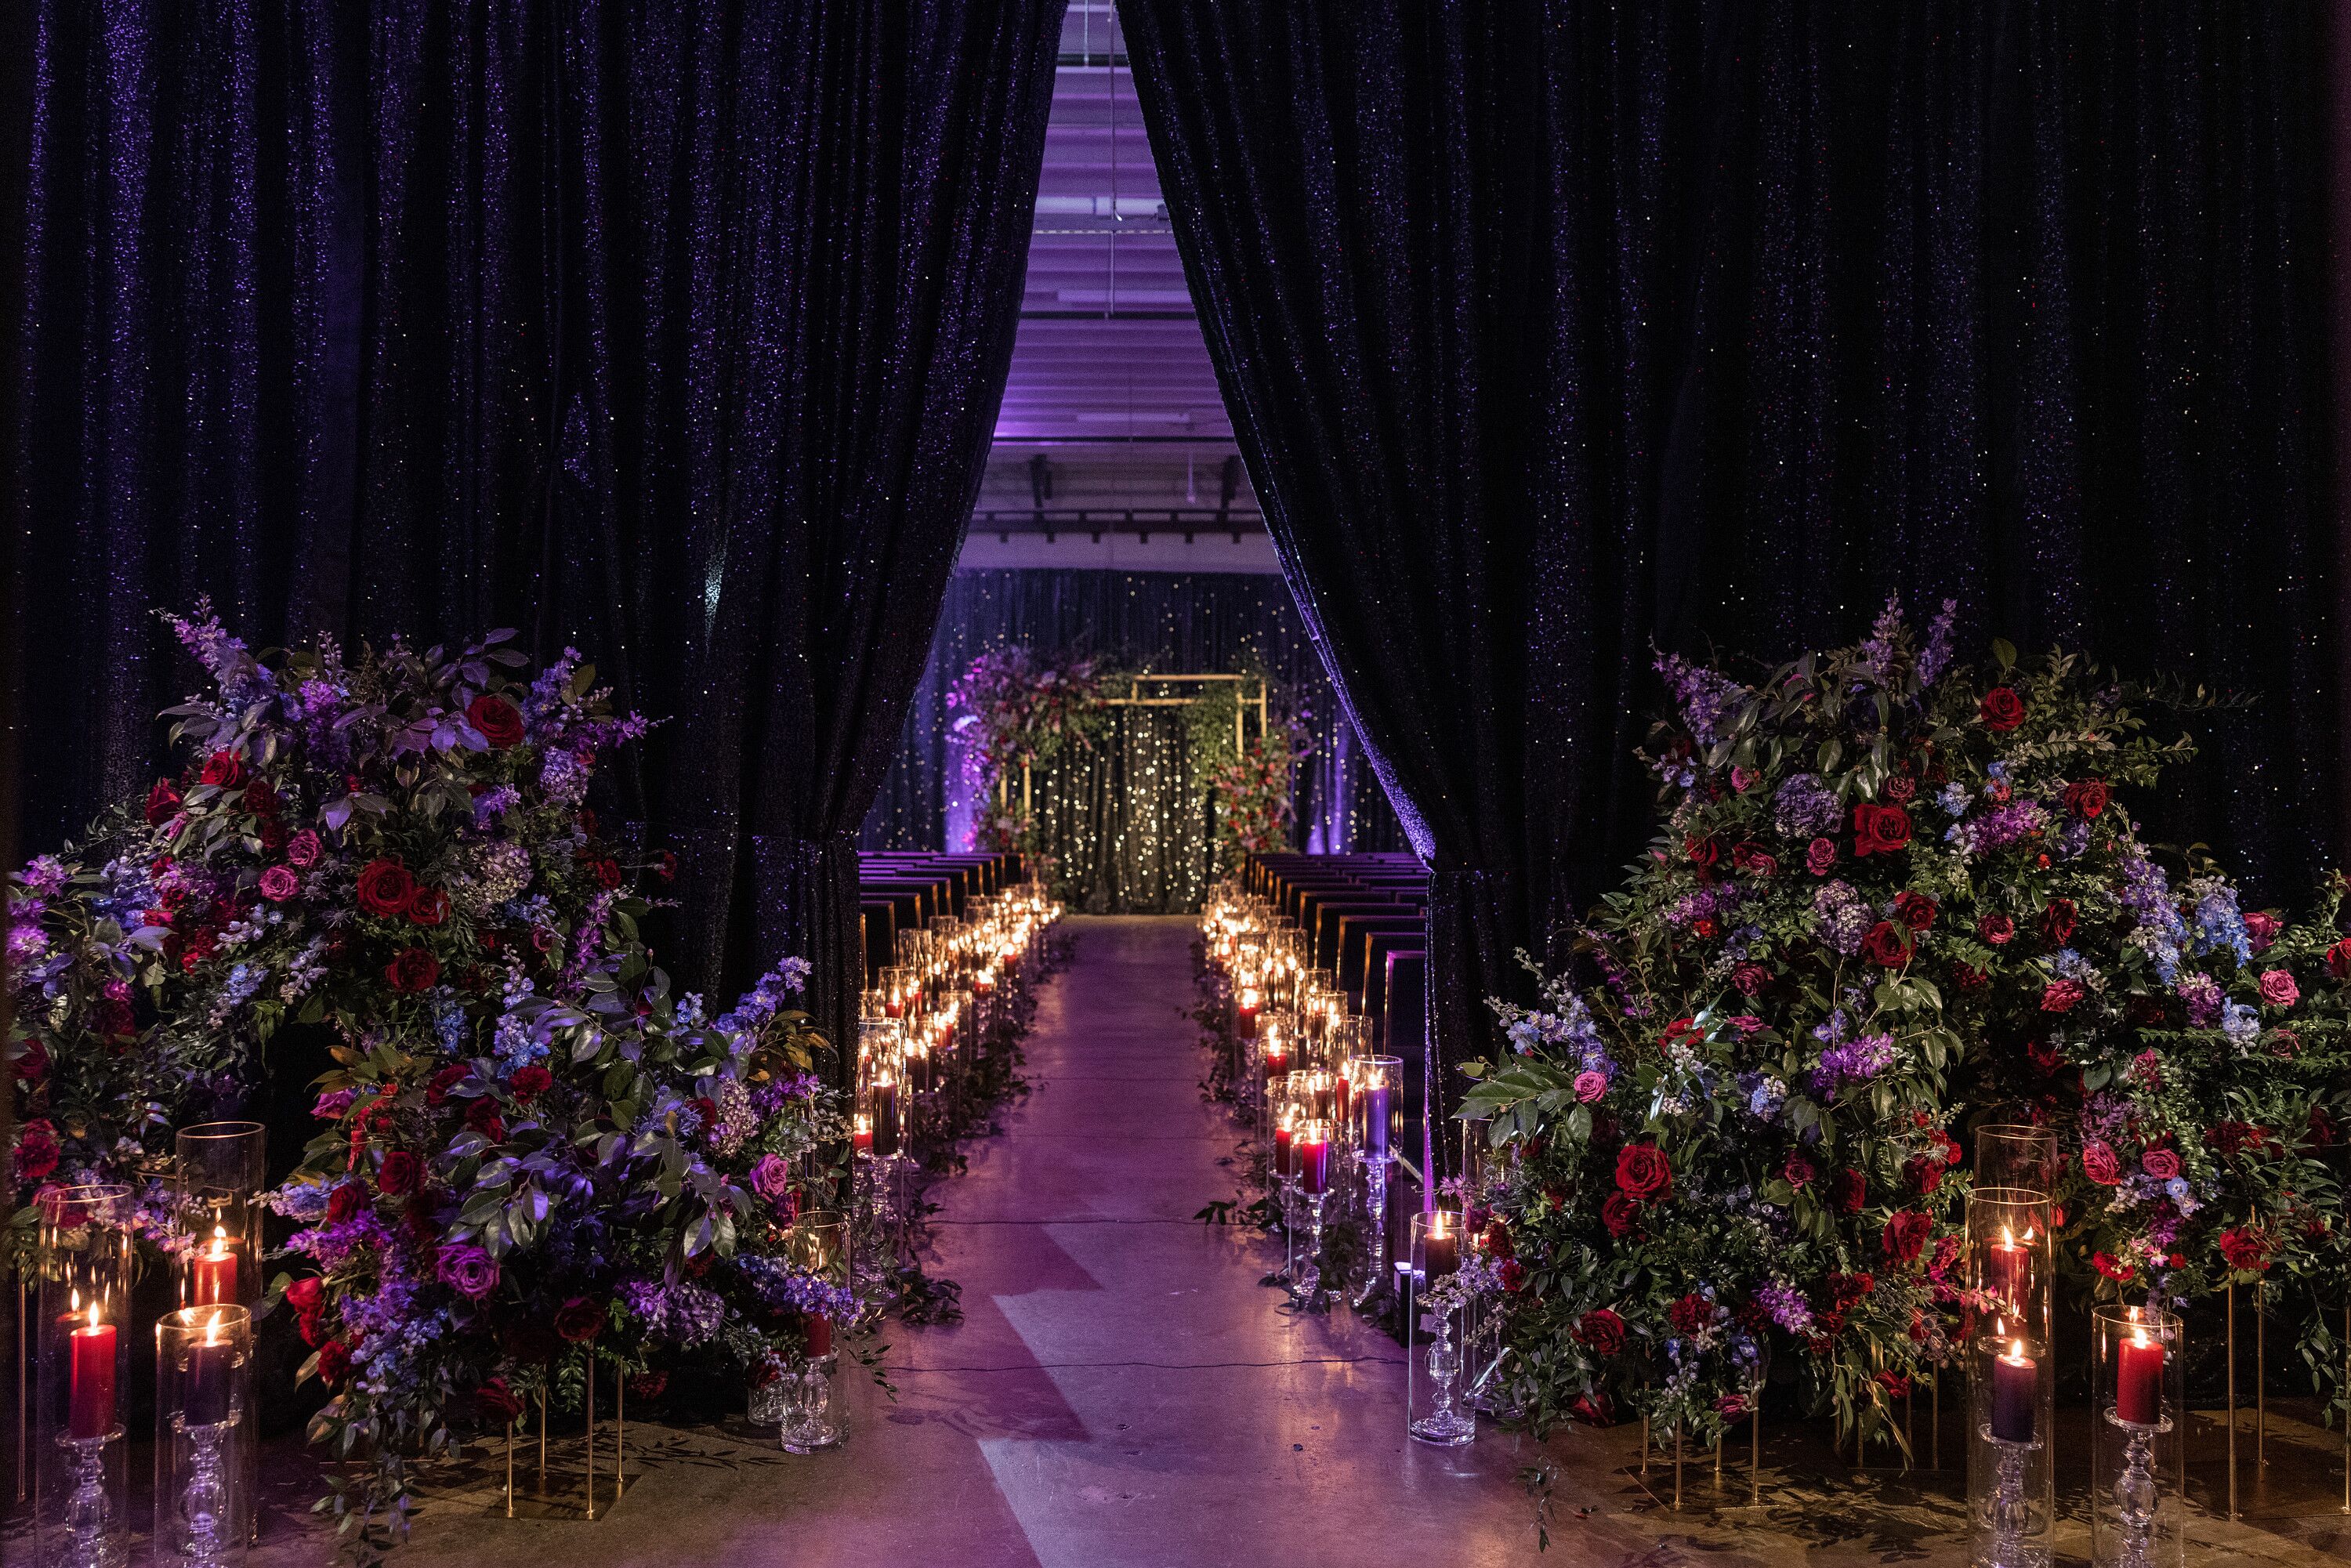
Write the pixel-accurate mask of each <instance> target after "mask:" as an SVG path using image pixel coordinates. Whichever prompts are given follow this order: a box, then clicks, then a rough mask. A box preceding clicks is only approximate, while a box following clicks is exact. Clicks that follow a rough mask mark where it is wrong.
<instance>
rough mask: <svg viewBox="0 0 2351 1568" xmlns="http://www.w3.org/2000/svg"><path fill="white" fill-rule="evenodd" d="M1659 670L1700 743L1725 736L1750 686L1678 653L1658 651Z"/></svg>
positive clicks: (1691, 731) (1702, 744) (1710, 741)
mask: <svg viewBox="0 0 2351 1568" xmlns="http://www.w3.org/2000/svg"><path fill="white" fill-rule="evenodd" d="M1656 670H1657V674H1661V675H1663V676H1664V677H1665V678H1666V685H1667V686H1668V687H1669V688H1671V690H1672V692H1673V694H1674V706H1677V707H1678V708H1680V709H1681V713H1682V721H1683V722H1684V723H1685V724H1687V725H1688V726H1689V731H1690V737H1691V738H1692V739H1694V740H1696V741H1697V742H1698V744H1699V745H1700V746H1712V745H1713V744H1714V743H1715V742H1716V741H1717V740H1718V739H1719V738H1721V729H1722V726H1723V725H1724V724H1725V723H1726V722H1728V721H1729V719H1730V718H1731V717H1732V716H1735V715H1736V714H1737V713H1738V712H1739V705H1740V703H1742V702H1744V701H1745V700H1746V698H1747V688H1746V687H1745V686H1742V685H1740V684H1739V683H1738V682H1737V681H1734V680H1732V679H1731V678H1730V677H1729V676H1728V675H1725V674H1722V673H1721V672H1720V671H1719V670H1709V669H1708V668H1707V667H1706V666H1705V665H1703V664H1691V663H1690V662H1689V661H1688V660H1687V659H1685V658H1683V657H1682V656H1681V655H1680V654H1678V653H1660V654H1659V655H1657V662H1656Z"/></svg>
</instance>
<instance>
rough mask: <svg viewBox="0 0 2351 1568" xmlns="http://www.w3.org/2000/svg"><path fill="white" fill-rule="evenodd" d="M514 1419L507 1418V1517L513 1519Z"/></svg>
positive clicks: (511, 1417)
mask: <svg viewBox="0 0 2351 1568" xmlns="http://www.w3.org/2000/svg"><path fill="white" fill-rule="evenodd" d="M514 1428H515V1424H514V1417H513V1416H507V1518H508V1519H512V1518H513V1517H514V1450H515V1431H514Z"/></svg>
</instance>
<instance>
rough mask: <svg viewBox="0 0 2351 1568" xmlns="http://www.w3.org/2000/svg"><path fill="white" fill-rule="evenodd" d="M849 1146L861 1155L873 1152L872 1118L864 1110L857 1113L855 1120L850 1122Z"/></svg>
mask: <svg viewBox="0 0 2351 1568" xmlns="http://www.w3.org/2000/svg"><path fill="white" fill-rule="evenodd" d="M849 1146H850V1148H851V1150H852V1151H853V1152H854V1153H857V1154H861V1155H870V1154H872V1152H873V1118H872V1116H870V1115H868V1114H867V1113H865V1112H862V1111H860V1112H859V1113H857V1118H856V1120H855V1121H853V1122H852V1123H851V1124H850V1127H849Z"/></svg>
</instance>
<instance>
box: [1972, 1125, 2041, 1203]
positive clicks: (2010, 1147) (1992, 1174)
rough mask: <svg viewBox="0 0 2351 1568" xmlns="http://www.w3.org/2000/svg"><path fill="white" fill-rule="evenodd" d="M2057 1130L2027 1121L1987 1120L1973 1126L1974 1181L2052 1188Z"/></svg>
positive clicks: (2037, 1189) (2031, 1189)
mask: <svg viewBox="0 0 2351 1568" xmlns="http://www.w3.org/2000/svg"><path fill="white" fill-rule="evenodd" d="M2059 1174H2060V1171H2059V1166H2058V1159H2057V1134H2056V1133H2055V1132H2054V1131H2053V1130H2052V1129H2050V1128H2047V1127H2036V1126H2034V1125H2032V1124H2031V1123H2028V1122H1987V1123H1985V1124H1982V1125H1981V1126H1980V1127H1978V1128H1977V1129H1976V1166H1975V1185H1976V1186H1980V1187H1999V1186H2005V1187H2021V1188H2022V1189H2023V1190H2025V1191H2027V1192H2055V1191H2056V1190H2057V1177H2058V1176H2059Z"/></svg>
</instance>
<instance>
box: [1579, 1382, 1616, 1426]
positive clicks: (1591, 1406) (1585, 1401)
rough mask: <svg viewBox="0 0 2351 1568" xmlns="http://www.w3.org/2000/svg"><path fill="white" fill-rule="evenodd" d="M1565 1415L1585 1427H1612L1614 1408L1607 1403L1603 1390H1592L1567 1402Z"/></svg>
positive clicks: (1614, 1418)
mask: <svg viewBox="0 0 2351 1568" xmlns="http://www.w3.org/2000/svg"><path fill="white" fill-rule="evenodd" d="M1567 1413H1568V1414H1569V1415H1571V1416H1574V1417H1575V1418H1576V1419H1577V1420H1579V1421H1581V1422H1583V1424H1584V1425H1585V1426H1587V1427H1614V1425H1616V1407H1615V1406H1614V1405H1613V1404H1611V1403H1610V1402H1609V1399H1608V1395H1607V1393H1606V1391H1605V1390H1603V1389H1598V1388H1593V1389H1587V1390H1586V1391H1585V1392H1583V1393H1582V1394H1579V1395H1577V1396H1575V1397H1574V1398H1573V1399H1572V1400H1570V1401H1569V1402H1568V1406H1567Z"/></svg>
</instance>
